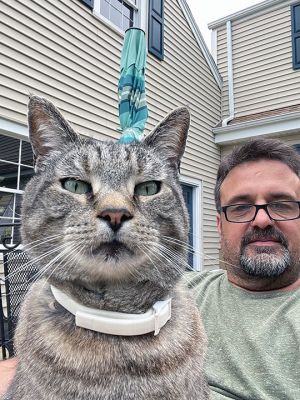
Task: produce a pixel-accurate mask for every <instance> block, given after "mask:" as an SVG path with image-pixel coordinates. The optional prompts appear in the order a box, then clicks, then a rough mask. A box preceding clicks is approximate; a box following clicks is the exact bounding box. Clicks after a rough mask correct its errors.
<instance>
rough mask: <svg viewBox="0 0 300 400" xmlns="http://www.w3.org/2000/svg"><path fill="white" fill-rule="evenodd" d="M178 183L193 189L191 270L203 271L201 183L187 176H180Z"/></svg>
mask: <svg viewBox="0 0 300 400" xmlns="http://www.w3.org/2000/svg"><path fill="white" fill-rule="evenodd" d="M180 183H183V184H186V185H189V186H192V187H193V221H191V223H192V224H193V235H194V246H193V247H194V255H193V270H194V271H202V270H203V240H202V239H203V223H202V221H203V218H202V181H201V180H198V179H195V178H191V177H189V176H185V175H180Z"/></svg>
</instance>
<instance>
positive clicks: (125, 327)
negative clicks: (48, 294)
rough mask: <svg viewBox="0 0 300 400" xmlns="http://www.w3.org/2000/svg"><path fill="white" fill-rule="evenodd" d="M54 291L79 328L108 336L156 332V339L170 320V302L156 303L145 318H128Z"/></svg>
mask: <svg viewBox="0 0 300 400" xmlns="http://www.w3.org/2000/svg"><path fill="white" fill-rule="evenodd" d="M51 291H52V294H53V296H54V298H55V300H56V301H58V303H59V304H61V305H62V306H63V307H64V308H65V309H66V310H68V311H69V312H70V313H71V314H73V315H75V323H76V326H79V327H81V328H85V329H90V330H92V331H96V332H101V333H106V334H109V335H119V336H135V335H144V334H145V333H150V332H153V331H154V335H155V336H156V335H158V333H159V331H160V329H161V328H162V327H163V326H164V325H165V324H166V323H167V322H168V321H169V319H170V318H171V299H167V300H163V301H157V302H156V303H155V304H154V305H153V306H152V308H150V310H148V311H147V312H145V313H143V314H127V313H122V312H115V311H106V310H98V309H96V308H90V307H86V306H84V305H83V304H80V303H77V301H75V300H74V299H72V298H71V297H69V296H68V295H67V294H65V293H64V292H62V291H61V290H59V289H57V288H56V287H54V286H51Z"/></svg>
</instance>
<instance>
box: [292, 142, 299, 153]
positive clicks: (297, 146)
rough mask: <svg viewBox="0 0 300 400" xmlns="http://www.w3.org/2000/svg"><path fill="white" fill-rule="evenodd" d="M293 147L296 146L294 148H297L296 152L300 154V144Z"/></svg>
mask: <svg viewBox="0 0 300 400" xmlns="http://www.w3.org/2000/svg"><path fill="white" fill-rule="evenodd" d="M293 148H294V150H296V152H297V153H298V154H300V144H294V145H293Z"/></svg>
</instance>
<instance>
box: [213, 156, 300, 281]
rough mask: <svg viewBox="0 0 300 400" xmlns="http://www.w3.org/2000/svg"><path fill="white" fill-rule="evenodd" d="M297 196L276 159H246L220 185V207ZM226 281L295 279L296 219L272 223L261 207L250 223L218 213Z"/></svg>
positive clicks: (298, 264) (299, 187)
mask: <svg viewBox="0 0 300 400" xmlns="http://www.w3.org/2000/svg"><path fill="white" fill-rule="evenodd" d="M280 200H281V201H284V200H300V180H299V178H298V177H297V175H296V174H295V173H294V172H293V171H292V170H291V169H290V168H289V167H288V166H287V165H286V164H284V163H282V162H280V161H271V160H260V161H251V162H245V163H243V164H240V165H238V166H237V167H235V168H233V169H232V170H231V171H230V173H229V174H228V175H227V177H226V178H225V180H224V182H223V184H222V185H221V206H225V205H232V204H265V203H270V202H274V201H280ZM217 224H218V230H219V233H220V237H221V247H222V251H223V255H224V260H225V262H226V263H227V269H228V276H229V279H230V278H231V280H232V281H233V282H234V281H236V282H237V283H238V282H240V281H241V280H247V279H250V280H251V279H252V280H253V279H254V280H258V279H264V280H268V279H269V280H270V279H271V280H274V279H276V280H277V281H282V284H283V285H286V284H291V283H293V281H295V280H297V278H298V276H299V273H300V271H299V270H300V219H295V220H291V221H272V220H270V218H269V217H268V215H267V213H266V212H265V210H263V209H260V210H259V211H258V213H257V215H256V217H255V219H254V221H252V222H246V223H232V222H228V221H227V220H226V218H225V215H224V213H223V212H222V213H221V215H218V216H217Z"/></svg>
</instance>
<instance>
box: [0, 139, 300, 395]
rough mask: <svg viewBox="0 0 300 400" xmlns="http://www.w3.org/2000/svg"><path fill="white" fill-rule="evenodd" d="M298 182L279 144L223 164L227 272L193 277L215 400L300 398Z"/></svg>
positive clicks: (295, 166) (221, 220) (266, 143)
mask: <svg viewBox="0 0 300 400" xmlns="http://www.w3.org/2000/svg"><path fill="white" fill-rule="evenodd" d="M299 177H300V158H299V156H298V155H297V153H296V152H294V151H293V150H292V149H291V148H290V147H288V146H286V145H285V144H283V143H282V142H279V141H276V140H262V139H260V140H255V141H252V142H248V143H246V144H245V145H243V146H242V147H240V148H238V149H236V150H234V152H233V153H232V154H230V155H229V156H227V157H226V158H224V159H223V160H222V162H221V164H220V168H219V172H218V177H217V184H216V189H215V198H216V206H217V210H218V215H217V226H218V230H219V234H220V237H221V248H222V252H223V258H224V266H225V268H226V270H227V271H224V270H216V271H209V272H204V273H201V274H199V273H195V274H189V275H188V277H189V280H190V281H191V286H192V287H194V288H195V293H196V297H197V302H198V304H199V309H200V311H201V314H202V318H203V322H204V326H205V329H206V332H207V336H208V351H207V357H206V365H205V367H206V373H207V377H208V380H209V385H210V388H211V399H212V400H222V399H223V400H224V399H245V400H271V399H272V400H296V399H300V379H299V378H300V362H299V354H298V353H299V347H300V317H299V316H298V314H299V311H300V288H299V286H300V246H299V244H300V219H299V216H300V208H299V204H300V203H299V200H300V178H299ZM0 368H1V363H0ZM2 368H3V367H2ZM0 376H2V375H1V371H0Z"/></svg>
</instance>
